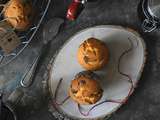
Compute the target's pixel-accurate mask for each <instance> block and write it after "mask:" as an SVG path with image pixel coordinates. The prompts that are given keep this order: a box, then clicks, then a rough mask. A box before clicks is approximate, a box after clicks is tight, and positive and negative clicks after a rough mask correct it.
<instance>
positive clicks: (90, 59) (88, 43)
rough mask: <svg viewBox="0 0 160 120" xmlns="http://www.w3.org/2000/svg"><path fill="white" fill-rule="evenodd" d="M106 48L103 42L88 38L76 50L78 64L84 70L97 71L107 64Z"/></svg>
mask: <svg viewBox="0 0 160 120" xmlns="http://www.w3.org/2000/svg"><path fill="white" fill-rule="evenodd" d="M108 54H109V53H108V48H107V46H106V45H105V43H104V42H102V41H100V40H98V39H96V38H89V39H87V40H85V41H84V42H83V43H82V44H81V45H80V47H79V49H78V54H77V58H78V62H79V64H80V65H81V66H82V67H84V68H85V69H86V70H99V69H101V68H102V67H104V66H105V65H106V64H107V63H108V56H109V55H108Z"/></svg>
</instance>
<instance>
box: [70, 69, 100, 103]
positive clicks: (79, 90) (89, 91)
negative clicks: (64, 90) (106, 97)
mask: <svg viewBox="0 0 160 120" xmlns="http://www.w3.org/2000/svg"><path fill="white" fill-rule="evenodd" d="M97 78H98V77H96V75H95V74H94V73H93V72H90V71H84V72H81V73H79V74H77V75H76V77H75V79H74V80H72V82H71V85H70V88H69V96H70V97H71V98H72V99H73V100H74V101H75V102H77V103H78V104H83V105H89V104H95V103H96V102H97V101H99V100H100V99H101V97H102V95H103V90H102V88H101V86H100V84H99V83H98V81H97Z"/></svg>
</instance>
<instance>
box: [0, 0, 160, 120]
mask: <svg viewBox="0 0 160 120" xmlns="http://www.w3.org/2000/svg"><path fill="white" fill-rule="evenodd" d="M70 2H71V0H52V3H51V5H50V8H49V11H48V13H47V16H46V18H45V20H44V21H43V23H42V25H41V28H40V30H39V32H38V33H37V36H39V37H37V38H38V40H35V41H42V37H41V33H42V29H43V26H44V25H45V23H46V22H47V21H48V20H49V19H51V18H54V17H61V18H65V13H66V10H67V6H68V5H69V3H70ZM139 2H140V0H101V2H99V3H98V4H97V5H94V6H92V7H89V6H86V8H85V9H84V10H83V11H82V13H81V14H80V15H79V17H78V18H77V19H76V21H73V22H70V21H66V22H65V25H64V27H63V29H62V30H61V31H60V33H59V34H58V35H57V36H56V37H55V38H53V40H52V41H51V44H49V45H48V46H47V49H46V50H45V54H44V55H43V58H42V59H41V62H40V64H39V66H38V70H37V72H36V77H35V80H34V83H33V85H32V86H31V87H30V88H26V89H23V91H24V92H25V96H23V99H22V100H21V103H22V104H20V105H19V106H18V107H17V113H18V116H19V118H20V120H54V119H55V118H54V117H53V116H52V115H51V113H50V112H48V96H49V94H48V89H47V86H45V87H44V85H43V84H42V83H44V81H45V80H44V79H46V78H45V77H44V74H45V71H46V70H47V65H48V63H49V61H50V60H51V58H52V57H53V56H54V54H55V53H56V51H57V50H58V49H59V48H60V47H61V46H62V45H63V43H64V42H65V41H66V40H67V39H68V38H69V37H70V36H72V35H73V34H75V33H76V32H77V31H80V30H82V29H84V28H87V27H91V26H94V25H102V24H107V25H122V26H124V27H130V28H133V29H135V30H137V31H138V32H139V33H140V34H141V35H142V37H143V38H144V40H145V43H146V46H147V62H146V65H145V68H144V71H143V74H142V77H141V80H140V82H139V84H138V87H137V88H136V90H135V92H134V94H133V95H132V96H131V97H130V99H129V101H128V102H127V104H125V105H123V106H122V107H121V108H120V109H119V110H118V111H117V112H115V113H114V114H113V115H112V116H111V117H110V120H160V114H159V111H160V32H158V31H157V32H152V33H144V32H143V31H142V29H141V22H142V21H141V20H140V19H139V15H138V5H139ZM53 27H54V26H53ZM40 43H41V42H40ZM40 43H38V42H35V43H34V41H33V44H31V45H30V46H29V48H28V49H30V50H32V49H36V48H37V50H38V46H39V44H40ZM33 47H34V48H33ZM25 51H27V50H25ZM25 51H24V53H23V54H25ZM33 51H34V50H33ZM26 53H28V52H26ZM28 54H29V53H28ZM35 54H36V52H35ZM29 55H30V54H29ZM29 55H28V56H25V60H23V62H22V61H21V58H23V57H21V58H17V59H16V60H15V61H14V62H13V63H14V65H13V64H12V63H11V64H10V65H9V67H13V66H17V65H19V64H22V65H24V64H25V63H26V64H27V60H26V59H29ZM21 56H22V55H21ZM30 56H31V55H30ZM23 59H24V58H23ZM17 60H18V62H16V61H17ZM6 69H7V67H6ZM1 73H4V74H7V73H5V72H4V70H3V72H1ZM1 76H2V75H0V78H1V79H2V78H3V77H1ZM13 76H14V73H12V78H13Z"/></svg>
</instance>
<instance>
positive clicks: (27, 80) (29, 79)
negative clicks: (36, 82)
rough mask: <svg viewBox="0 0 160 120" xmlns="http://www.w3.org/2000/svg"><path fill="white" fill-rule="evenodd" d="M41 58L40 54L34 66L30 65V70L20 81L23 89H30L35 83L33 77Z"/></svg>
mask: <svg viewBox="0 0 160 120" xmlns="http://www.w3.org/2000/svg"><path fill="white" fill-rule="evenodd" d="M40 56H41V54H39V55H38V57H36V58H35V60H34V61H33V63H32V65H28V70H27V72H26V73H25V74H24V75H23V77H22V79H21V81H20V84H21V86H22V87H25V88H26V87H29V86H31V84H32V83H33V77H34V74H35V71H36V68H37V65H38V61H39V59H40Z"/></svg>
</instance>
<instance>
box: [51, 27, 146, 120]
mask: <svg viewBox="0 0 160 120" xmlns="http://www.w3.org/2000/svg"><path fill="white" fill-rule="evenodd" d="M94 28H115V29H119V30H125V31H127V32H130V33H132V34H134V35H135V36H137V37H139V39H140V40H141V43H142V46H143V52H144V58H143V64H142V66H141V69H140V71H139V73H138V75H137V82H136V83H135V84H138V81H139V80H140V77H141V75H142V72H143V69H144V66H145V63H146V59H147V49H146V44H145V42H144V39H143V38H142V37H141V35H140V34H139V33H138V32H137V31H136V30H134V29H132V28H129V27H123V26H119V25H96V26H92V27H88V28H85V29H83V30H80V31H78V32H76V33H75V34H73V35H72V36H71V37H70V38H69V39H68V40H67V41H65V42H64V44H63V45H62V46H61V47H60V48H59V49H58V50H57V51H56V53H55V55H54V56H53V57H52V59H51V61H50V63H49V73H48V75H49V79H48V87H49V93H50V95H51V98H53V96H54V94H53V93H52V91H51V73H52V72H53V69H52V65H53V64H54V62H55V59H56V56H57V55H58V53H59V52H60V51H61V49H62V48H63V47H64V46H65V45H66V44H67V43H68V41H70V40H71V39H72V38H73V37H74V36H76V35H77V34H80V33H81V32H85V31H86V30H89V29H94ZM134 90H135V89H134ZM133 93H134V91H133ZM133 93H132V94H133ZM122 105H123V104H120V105H119V106H118V107H117V108H115V109H114V110H112V111H111V112H110V113H108V114H107V115H103V116H100V117H97V118H94V119H89V118H75V117H74V116H69V115H68V114H65V113H63V112H62V111H60V112H61V113H59V114H61V115H62V116H63V117H64V118H66V117H67V118H68V119H79V120H102V119H107V118H110V116H111V115H112V114H113V113H115V112H116V111H117V110H118V109H119V108H120V107H121V106H122Z"/></svg>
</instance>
